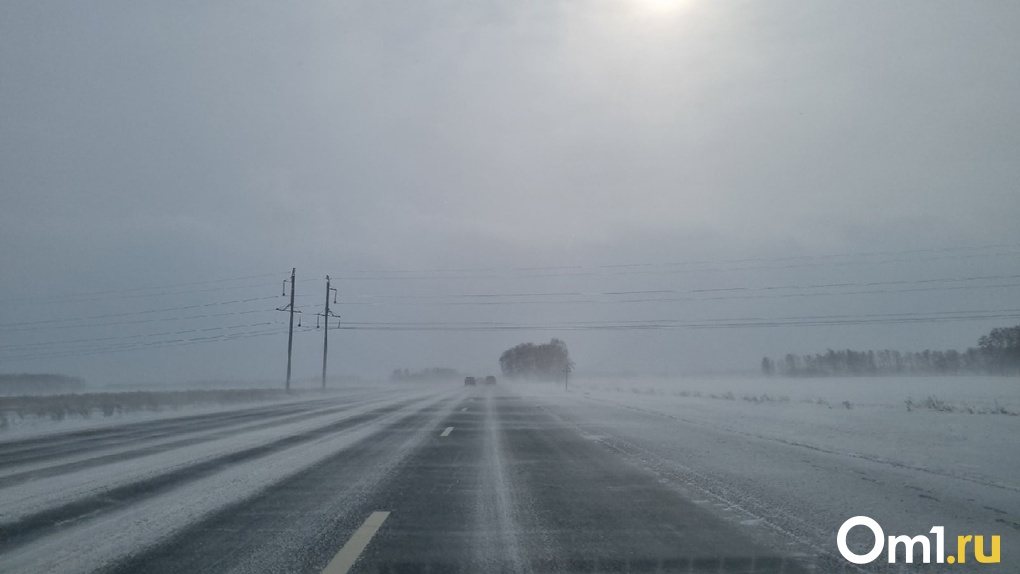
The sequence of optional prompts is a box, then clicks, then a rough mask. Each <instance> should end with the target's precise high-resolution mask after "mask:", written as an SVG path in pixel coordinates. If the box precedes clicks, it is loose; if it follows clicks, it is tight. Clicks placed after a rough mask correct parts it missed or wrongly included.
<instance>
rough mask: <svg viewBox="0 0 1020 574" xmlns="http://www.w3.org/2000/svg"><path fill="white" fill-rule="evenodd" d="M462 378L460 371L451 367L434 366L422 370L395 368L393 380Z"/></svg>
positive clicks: (391, 378) (391, 377) (391, 376)
mask: <svg viewBox="0 0 1020 574" xmlns="http://www.w3.org/2000/svg"><path fill="white" fill-rule="evenodd" d="M458 378H460V371H458V370H457V369H451V368H449V367H432V368H429V369H422V370H420V371H411V370H410V369H406V368H405V369H393V373H392V374H391V375H390V380H391V381H444V380H452V379H458Z"/></svg>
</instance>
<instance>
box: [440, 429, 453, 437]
mask: <svg viewBox="0 0 1020 574" xmlns="http://www.w3.org/2000/svg"><path fill="white" fill-rule="evenodd" d="M452 432H453V427H446V430H444V431H443V434H441V435H439V436H450V433H452Z"/></svg>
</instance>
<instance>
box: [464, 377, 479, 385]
mask: <svg viewBox="0 0 1020 574" xmlns="http://www.w3.org/2000/svg"><path fill="white" fill-rule="evenodd" d="M476 384H478V383H477V381H475V378H474V377H464V386H467V385H476Z"/></svg>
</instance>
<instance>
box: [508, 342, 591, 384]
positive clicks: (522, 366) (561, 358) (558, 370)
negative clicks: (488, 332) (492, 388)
mask: <svg viewBox="0 0 1020 574" xmlns="http://www.w3.org/2000/svg"><path fill="white" fill-rule="evenodd" d="M573 367H574V361H572V360H570V352H569V351H568V350H567V344H566V343H564V342H563V341H562V340H560V339H552V340H550V341H549V342H548V343H542V344H538V345H536V344H534V343H521V344H520V345H517V346H515V347H513V348H510V349H507V350H506V351H503V354H502V355H500V357H499V368H500V370H501V371H502V372H503V375H504V376H507V377H511V378H527V379H559V378H560V377H563V375H564V371H565V370H566V369H567V368H573Z"/></svg>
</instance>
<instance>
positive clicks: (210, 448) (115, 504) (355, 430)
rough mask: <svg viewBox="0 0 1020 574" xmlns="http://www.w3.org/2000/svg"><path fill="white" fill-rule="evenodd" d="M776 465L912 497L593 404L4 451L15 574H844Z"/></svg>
mask: <svg viewBox="0 0 1020 574" xmlns="http://www.w3.org/2000/svg"><path fill="white" fill-rule="evenodd" d="M531 391H540V392H531ZM607 421H612V424H609V423H608V422H607ZM713 451H715V452H716V453H717V454H716V455H713V454H712V452H713ZM719 452H726V453H729V455H730V456H732V457H736V458H738V459H741V460H743V461H744V463H745V466H744V467H736V468H729V469H724V468H722V466H719V465H718V463H719V458H718V457H719V455H718V453H719ZM730 466H731V467H732V466H733V465H732V464H730ZM776 468H785V469H786V472H788V473H789V476H795V475H798V474H803V473H805V472H811V473H814V475H815V477H814V480H816V481H820V480H824V481H826V483H827V484H830V485H832V487H833V488H836V489H837V490H838V489H839V488H840V485H841V484H844V483H845V484H848V485H849V484H851V483H853V484H854V485H857V484H859V483H861V480H860V478H861V475H867V476H869V477H870V478H871V479H872V480H874V482H873V483H869V484H873V486H871V487H870V488H872V489H873V492H872V493H871V494H874V495H876V496H899V495H901V494H902V493H909V495H910V496H911V497H914V496H915V495H914V494H913V491H912V490H909V489H906V482H905V481H903V480H899V479H900V478H902V476H906V475H909V474H911V473H910V471H908V470H906V469H897V468H894V467H889V466H887V465H883V464H878V463H873V462H870V461H864V460H855V459H844V458H841V457H839V456H836V455H834V454H832V453H825V452H817V451H811V450H809V449H804V448H801V447H799V446H797V445H790V444H781V443H776V442H771V443H770V442H769V441H765V440H759V439H754V438H750V437H747V436H740V435H738V434H736V433H727V432H725V431H721V430H718V429H713V428H708V427H705V426H701V425H696V424H690V423H689V422H683V421H679V420H674V419H670V418H667V417H663V416H659V415H656V414H654V413H650V412H641V411H637V410H634V409H627V408H622V407H621V405H620V404H612V403H607V402H604V401H597V400H593V399H590V398H586V397H584V396H583V395H582V394H581V393H573V392H571V393H562V392H558V393H552V392H551V390H550V389H548V388H533V387H532V386H526V385H525V386H522V385H516V386H515V385H509V384H500V385H498V386H495V387H493V386H480V387H477V388H463V387H459V386H452V385H420V386H418V387H410V386H397V385H390V386H384V387H381V388H379V389H369V388H362V389H355V390H350V391H346V392H342V393H330V394H326V395H318V394H316V395H313V398H311V399H309V398H308V397H307V396H306V397H303V398H301V399H298V400H295V401H291V402H286V403H282V404H275V405H269V406H259V407H246V408H243V409H235V410H233V411H229V412H227V413H213V414H191V415H184V416H175V417H173V418H164V419H157V420H152V421H145V422H136V423H132V424H121V425H117V426H104V427H98V428H94V429H91V430H80V431H74V432H68V433H62V434H57V435H45V436H40V437H34V438H24V439H21V440H8V441H7V442H3V443H0V498H2V499H3V501H4V502H3V505H2V515H0V571H3V572H85V571H102V572H109V573H128V572H189V573H200V572H288V573H295V572H308V573H318V572H323V571H329V572H346V571H348V570H347V569H346V568H347V567H348V566H349V565H350V564H351V563H353V567H352V568H351V569H350V570H349V571H350V572H802V571H812V570H811V567H812V566H813V565H821V567H822V569H823V571H836V570H833V568H837V567H838V568H839V569H842V568H844V565H845V562H842V561H834V559H833V558H832V556H831V554H833V553H835V548H834V545H833V544H832V543H831V541H830V540H828V537H829V536H831V531H834V530H835V529H836V528H837V527H838V522H832V520H834V519H830V517H829V516H827V515H826V513H818V512H817V509H816V508H813V507H812V506H811V504H808V503H805V504H796V503H795V502H793V501H795V500H796V495H797V493H796V492H793V491H791V490H790V489H791V485H790V483H788V482H783V481H782V480H779V481H777V480H776V476H775V473H776V470H775V469H776ZM851 471H853V472H851ZM763 473H771V474H772V476H770V477H769V480H767V481H766V480H761V479H762V478H763V477H762V476H760V475H761V474H763ZM943 478H944V477H934V478H933V479H932V480H940V479H943ZM923 480H924V477H920V478H918V477H916V476H914V477H913V479H912V480H911V483H912V484H918V483H919V482H923ZM854 488H858V489H859V488H860V487H859V486H854ZM784 496H785V497H787V504H785V505H784V504H782V502H780V503H778V504H777V503H776V501H777V500H781V498H782V497H784ZM830 522H832V523H831V524H830ZM819 554H822V556H821V557H819V556H818V555H819ZM327 566H329V568H330V569H328V570H327ZM847 571H850V570H847ZM988 571H989V572H993V571H995V570H993V569H988Z"/></svg>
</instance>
